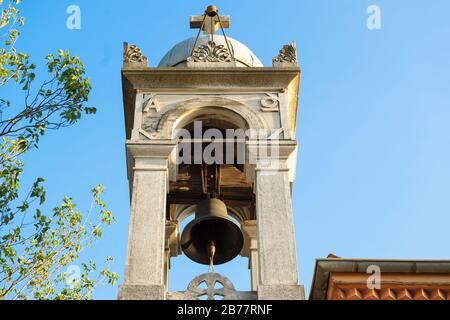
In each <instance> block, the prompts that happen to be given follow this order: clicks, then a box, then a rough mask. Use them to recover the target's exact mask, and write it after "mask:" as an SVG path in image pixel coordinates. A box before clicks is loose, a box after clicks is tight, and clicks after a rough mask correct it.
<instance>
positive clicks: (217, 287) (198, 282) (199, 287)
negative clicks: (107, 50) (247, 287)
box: [167, 273, 256, 300]
mask: <svg viewBox="0 0 450 320" xmlns="http://www.w3.org/2000/svg"><path fill="white" fill-rule="evenodd" d="M203 284H204V286H203ZM167 297H168V299H169V300H201V299H202V298H206V299H208V300H219V299H223V300H254V299H256V294H254V293H253V292H239V291H236V289H235V288H234V285H233V284H232V283H231V281H230V280H229V279H227V278H225V277H224V276H222V275H220V274H218V273H205V274H202V275H200V276H198V277H197V278H195V279H194V280H192V281H191V283H189V286H188V288H187V290H186V291H185V292H169V293H168V294H167Z"/></svg>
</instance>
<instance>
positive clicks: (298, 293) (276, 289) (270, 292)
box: [258, 285, 305, 300]
mask: <svg viewBox="0 0 450 320" xmlns="http://www.w3.org/2000/svg"><path fill="white" fill-rule="evenodd" d="M258 300H305V288H304V287H303V286H301V285H273V286H265V285H259V286H258Z"/></svg>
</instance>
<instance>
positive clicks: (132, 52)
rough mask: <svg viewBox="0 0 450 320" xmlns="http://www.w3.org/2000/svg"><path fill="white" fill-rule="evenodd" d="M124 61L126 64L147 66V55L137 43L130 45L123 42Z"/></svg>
mask: <svg viewBox="0 0 450 320" xmlns="http://www.w3.org/2000/svg"><path fill="white" fill-rule="evenodd" d="M123 62H124V63H125V64H137V65H144V66H147V57H145V56H144V55H143V54H142V52H141V49H139V48H138V47H137V46H135V45H129V44H128V43H127V42H124V44H123Z"/></svg>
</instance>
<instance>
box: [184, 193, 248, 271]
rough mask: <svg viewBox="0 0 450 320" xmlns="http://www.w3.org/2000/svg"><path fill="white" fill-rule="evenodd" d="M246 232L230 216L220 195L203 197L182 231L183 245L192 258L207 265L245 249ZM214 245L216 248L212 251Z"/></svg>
mask: <svg viewBox="0 0 450 320" xmlns="http://www.w3.org/2000/svg"><path fill="white" fill-rule="evenodd" d="M243 245H244V236H243V235H242V231H241V228H240V227H239V226H238V225H237V224H236V223H234V222H233V221H231V220H230V219H229V218H228V214H227V207H226V205H225V203H223V202H222V201H220V200H219V199H205V200H202V201H201V202H200V203H199V204H198V206H197V211H196V214H195V220H193V221H191V222H190V223H189V224H188V225H187V226H186V228H185V229H184V230H183V234H182V235H181V248H182V249H183V252H184V253H185V254H186V256H188V257H189V259H191V260H193V261H195V262H197V263H200V264H205V265H210V264H211V256H213V259H212V264H214V265H219V264H224V263H226V262H228V261H231V260H233V259H234V258H236V256H237V255H238V254H239V253H240V252H241V250H242V247H243ZM211 246H213V247H214V250H215V252H214V253H212V252H211Z"/></svg>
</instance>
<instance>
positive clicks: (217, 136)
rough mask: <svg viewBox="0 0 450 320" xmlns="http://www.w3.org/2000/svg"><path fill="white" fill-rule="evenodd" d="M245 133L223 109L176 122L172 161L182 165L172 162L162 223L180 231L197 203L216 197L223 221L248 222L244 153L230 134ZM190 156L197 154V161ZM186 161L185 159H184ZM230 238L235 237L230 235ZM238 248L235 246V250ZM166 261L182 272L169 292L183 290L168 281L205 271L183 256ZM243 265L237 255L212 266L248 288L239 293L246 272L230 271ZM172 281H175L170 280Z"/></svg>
mask: <svg viewBox="0 0 450 320" xmlns="http://www.w3.org/2000/svg"><path fill="white" fill-rule="evenodd" d="M246 129H248V125H247V122H246V121H245V119H244V118H242V117H241V116H240V115H239V114H237V113H235V112H233V111H230V110H226V109H223V108H212V107H205V108H201V109H200V110H196V111H195V112H191V113H189V115H187V116H185V117H183V118H181V119H179V120H178V122H177V124H176V131H177V132H176V134H175V138H177V139H178V146H179V148H178V153H179V154H178V155H177V157H179V158H181V159H180V160H183V161H177V166H178V168H177V169H178V170H177V177H176V181H171V183H170V192H169V195H168V219H169V220H172V221H174V222H177V223H178V224H179V226H180V228H179V229H180V233H182V232H183V231H184V230H185V229H186V227H187V226H189V225H190V224H191V222H192V221H194V219H195V214H196V213H198V212H196V210H197V204H199V203H200V202H202V201H204V200H205V199H217V200H219V201H220V202H222V203H224V204H225V206H226V213H227V219H228V220H230V221H231V222H233V223H234V224H236V225H237V226H239V228H240V227H241V224H242V223H243V222H244V221H245V220H248V219H254V215H255V203H254V198H255V197H254V193H253V184H252V183H251V182H249V181H247V180H246V178H245V173H244V163H243V162H240V161H239V160H240V159H239V154H238V152H242V151H243V150H244V151H245V135H244V136H236V135H233V134H232V133H233V132H236V131H237V130H241V132H242V133H244V134H245V130H246ZM180 132H181V134H179V133H180ZM177 134H178V136H177ZM199 135H200V136H199ZM212 144H215V147H216V148H214V152H211V153H210V155H211V156H212V158H213V159H212V160H213V161H209V160H208V159H205V157H204V156H205V152H206V151H209V149H208V148H211V145H212ZM239 144H241V145H240V146H239ZM230 149H232V150H231V152H232V153H233V155H232V156H229V155H230ZM186 150H187V151H186ZM196 152H197V153H198V152H200V153H201V159H200V161H199V158H198V157H197V156H198V155H196ZM220 152H222V153H223V154H222V155H221V156H219V155H218V154H217V153H220ZM185 153H189V154H190V156H191V157H187V156H186V155H187V154H185ZM186 159H188V161H184V160H186ZM218 159H222V161H218ZM241 160H242V159H241ZM244 161H245V159H244ZM219 230H221V229H219ZM226 230H229V229H226ZM227 236H228V235H227ZM235 236H236V234H234V236H233V237H235ZM230 237H231V235H230ZM230 240H231V239H230ZM231 242H232V241H230V243H231ZM233 243H236V242H233ZM241 249H242V248H239V251H240V250H241ZM239 251H238V252H239ZM172 260H173V261H171V269H176V268H178V267H181V265H182V266H183V267H182V268H183V270H184V272H182V273H180V272H171V273H170V275H169V287H170V289H171V290H176V291H182V290H183V289H185V288H174V287H171V283H173V282H175V283H180V282H181V283H185V284H186V285H187V284H188V283H189V281H190V280H191V279H192V278H193V276H198V275H199V274H201V273H206V272H207V271H208V266H206V265H202V264H196V263H194V262H193V261H190V260H189V259H188V258H187V256H186V255H185V254H184V255H182V256H179V257H177V258H176V259H172ZM245 267H248V260H247V258H243V257H240V256H237V257H236V258H233V259H232V260H231V261H230V262H227V263H226V264H223V265H218V266H215V267H214V270H215V272H219V273H222V274H224V275H225V276H227V277H230V279H231V280H232V281H233V282H236V283H245V284H248V286H247V287H243V288H240V289H242V290H249V286H250V281H249V280H250V274H249V273H240V274H234V273H233V270H237V269H236V268H245ZM175 279H176V280H177V281H172V280H175Z"/></svg>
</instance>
